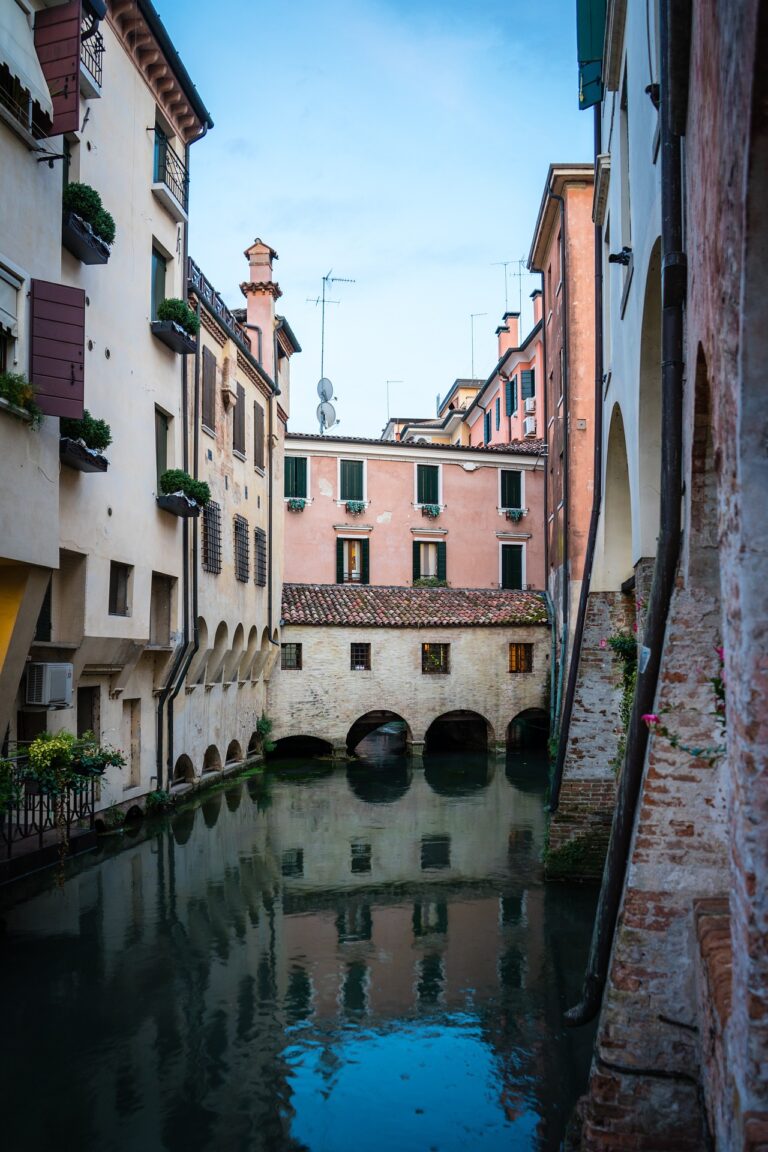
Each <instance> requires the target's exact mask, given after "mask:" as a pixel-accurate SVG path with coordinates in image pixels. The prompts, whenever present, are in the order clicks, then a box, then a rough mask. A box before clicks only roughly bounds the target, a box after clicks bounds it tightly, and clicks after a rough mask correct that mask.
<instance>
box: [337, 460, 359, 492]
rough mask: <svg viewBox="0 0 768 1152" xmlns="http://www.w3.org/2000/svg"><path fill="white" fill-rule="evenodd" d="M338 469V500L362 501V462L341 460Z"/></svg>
mask: <svg viewBox="0 0 768 1152" xmlns="http://www.w3.org/2000/svg"><path fill="white" fill-rule="evenodd" d="M340 465H341V466H340V469H339V500H362V499H363V462H362V460H342V461H341V462H340Z"/></svg>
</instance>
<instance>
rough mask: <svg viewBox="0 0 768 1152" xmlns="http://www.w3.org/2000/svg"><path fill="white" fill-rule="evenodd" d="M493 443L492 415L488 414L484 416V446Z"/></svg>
mask: <svg viewBox="0 0 768 1152" xmlns="http://www.w3.org/2000/svg"><path fill="white" fill-rule="evenodd" d="M490 442H491V414H490V412H486V413H485V415H484V416H483V444H490Z"/></svg>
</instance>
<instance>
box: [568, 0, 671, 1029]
mask: <svg viewBox="0 0 768 1152" xmlns="http://www.w3.org/2000/svg"><path fill="white" fill-rule="evenodd" d="M674 2H675V0H664V2H663V3H662V4H661V8H660V32H661V37H660V39H661V59H662V69H661V113H660V114H661V124H660V133H661V247H662V286H661V295H662V329H661V360H662V362H661V384H662V401H661V404H662V428H663V436H662V442H661V500H660V532H659V543H658V550H657V553H656V563H655V566H654V570H653V583H652V585H651V594H650V599H649V604H648V614H647V616H646V623H645V632H644V634H643V647H642V649H641V652H640V659H639V662H638V677H637V688H636V690H635V700H634V704H633V707H632V715H631V717H630V722H629V732H628V734H627V752H626V756H625V760H624V766H623V770H622V774H621V779H620V783H619V791H618V797H617V803H616V809H615V812H614V817H613V827H612V829H611V839H610V843H609V845H608V856H607V859H606V863H605V869H604V872H603V882H602V887H601V889H600V898H599V901H598V906H597V913H596V918H595V926H594V930H593V934H592V944H591V947H590V955H589V961H588V967H587V972H586V975H585V978H584V987H583V991H582V999H581V1001H580V1002H579V1003H578V1004H577V1005H576V1006H575V1007H574V1008H571V1009H570V1010H569V1011H568V1012H566V1014H565V1023H566V1024H568V1025H570V1026H572V1027H573V1026H579V1025H581V1024H587V1023H589V1021H590V1020H592V1019H594V1017H595V1016H596V1015H597V1013H598V1012H599V1010H600V1004H601V1001H602V996H603V990H604V988H605V984H606V980H607V978H608V970H609V965H610V958H611V948H612V945H613V937H614V932H615V927H616V919H617V916H618V912H619V907H620V905H621V898H622V894H623V891H624V879H625V875H626V870H627V864H628V861H629V851H630V846H631V840H632V832H633V829H634V823H635V812H636V808H637V800H638V796H639V794H640V786H641V783H642V776H643V767H644V763H645V754H646V749H647V746H648V729H647V727H646V725H645V724H644V723H643V721H642V716H643V715H644V714H645V713H648V712H651V711H653V704H654V699H655V696H656V689H657V686H658V679H659V669H660V666H661V654H662V646H663V644H664V638H665V630H666V622H667V615H668V611H669V605H670V601H671V599H672V593H673V590H674V583H675V574H676V572H677V565H678V561H679V558H680V531H681V511H680V508H681V499H682V428H683V417H682V414H683V370H684V360H683V308H684V304H685V290H686V257H685V253H684V252H683V236H682V166H681V155H680V152H681V149H680V137H679V135H677V134H676V133H675V132H674V131H673V128H672V116H673V114H674V111H675V110H674V109H673V108H672V107H671V101H670V87H671V79H672V77H671V69H670V63H669V61H670V14H671V5H672V4H673V3H674Z"/></svg>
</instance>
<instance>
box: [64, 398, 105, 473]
mask: <svg viewBox="0 0 768 1152" xmlns="http://www.w3.org/2000/svg"><path fill="white" fill-rule="evenodd" d="M59 432H60V433H61V441H60V443H59V456H60V458H61V462H62V464H66V465H67V467H68V468H75V469H76V470H77V471H78V472H106V470H107V468H108V467H109V461H108V460H107V458H106V456H103V455H102V452H103V451H104V449H105V448H108V447H109V445H110V444H111V443H112V429H111V428H110V426H109V424H107V423H106V421H105V420H96V419H95V417H93V416H91V414H90V412H89V411H88V409H87V408H86V409H85V411H84V412H83V415H82V419H80V420H72V419H70V418H67V417H64V418H63V419H62V420H61V423H60V425H59Z"/></svg>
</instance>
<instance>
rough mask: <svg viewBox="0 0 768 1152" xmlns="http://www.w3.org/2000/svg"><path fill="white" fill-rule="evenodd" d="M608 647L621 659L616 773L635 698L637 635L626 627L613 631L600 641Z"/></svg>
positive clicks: (613, 761) (613, 760)
mask: <svg viewBox="0 0 768 1152" xmlns="http://www.w3.org/2000/svg"><path fill="white" fill-rule="evenodd" d="M606 646H607V647H608V648H610V649H611V651H612V652H613V655H614V656H615V658H616V659H617V660H620V661H621V665H622V671H621V699H620V701H619V721H620V723H621V732H620V734H619V739H618V741H617V744H616V755H615V756H614V757H613V759H612V760H611V764H612V766H613V769H614V771H615V772H616V774H617V775H618V773H619V772H620V771H621V767H622V764H623V763H624V755H625V753H626V750H627V732H628V731H629V719H630V716H631V715H632V702H633V700H634V698H635V685H636V684H637V636H636V635H635V634H634V633H633V632H630V631H629V630H628V629H626V628H622V629H620V630H619V631H618V632H614V633H613V635H611V636H609V637H608V640H607V642H605V643H603V642H601V647H606Z"/></svg>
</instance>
